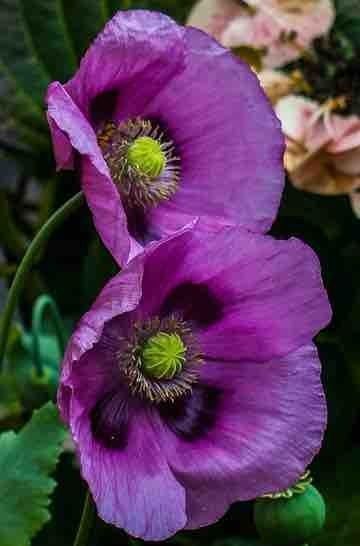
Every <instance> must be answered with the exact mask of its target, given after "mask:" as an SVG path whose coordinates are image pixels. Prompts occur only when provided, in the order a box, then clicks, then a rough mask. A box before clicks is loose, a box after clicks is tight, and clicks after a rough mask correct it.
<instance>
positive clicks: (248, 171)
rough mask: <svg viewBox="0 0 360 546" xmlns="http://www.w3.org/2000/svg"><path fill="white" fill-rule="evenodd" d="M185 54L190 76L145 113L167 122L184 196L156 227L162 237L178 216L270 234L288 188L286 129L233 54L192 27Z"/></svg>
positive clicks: (158, 215)
mask: <svg viewBox="0 0 360 546" xmlns="http://www.w3.org/2000/svg"><path fill="white" fill-rule="evenodd" d="M185 51H186V67H185V69H184V70H183V71H182V72H180V73H179V74H178V75H177V76H176V77H174V78H172V79H171V80H169V82H168V84H167V85H166V86H164V88H163V89H162V90H161V91H160V92H159V93H158V94H157V95H156V96H155V97H154V99H153V100H152V101H151V102H150V103H149V104H148V105H147V107H146V108H145V110H144V112H143V115H144V116H145V117H148V118H150V119H158V120H160V121H161V124H162V125H163V126H164V127H165V128H166V129H167V132H168V134H169V136H170V138H171V139H172V140H173V142H174V143H175V145H176V148H177V150H178V155H179V157H180V158H181V179H180V183H179V188H178V191H177V193H176V194H175V195H174V196H173V197H172V198H171V199H170V200H169V201H168V202H166V203H161V204H160V205H159V206H158V207H157V208H156V209H154V210H153V211H151V213H150V215H149V221H150V222H151V224H152V225H153V226H154V227H155V230H156V228H158V230H159V231H160V232H161V231H162V229H163V225H164V221H163V215H170V214H172V213H173V212H175V213H183V214H188V215H193V216H211V217H215V218H219V219H225V220H227V221H228V222H231V223H238V224H241V225H244V226H245V227H247V228H249V229H253V230H255V231H266V230H267V229H268V228H269V227H270V226H271V224H272V222H273V220H274V217H275V215H276V212H277V209H278V206H279V201H280V197H281V192H282V189H283V183H284V170H283V161H282V160H283V150H284V142H283V137H282V134H281V131H280V127H279V122H278V120H277V118H276V116H275V115H274V112H273V109H272V107H271V105H270V103H269V101H268V99H267V98H266V96H265V94H264V92H263V90H262V88H261V86H260V84H259V81H258V79H257V77H256V75H255V74H253V73H252V71H251V70H250V69H249V67H248V66H247V65H245V64H244V63H242V62H240V61H239V60H238V59H236V58H235V57H234V56H233V55H232V54H231V53H230V52H229V51H228V50H226V49H224V48H223V47H221V46H220V45H219V44H218V43H217V42H215V41H214V40H212V39H211V38H210V37H209V36H207V35H206V34H204V33H202V32H201V31H198V30H196V29H192V28H188V29H187V30H186V34H185ZM219 82H221V84H219Z"/></svg>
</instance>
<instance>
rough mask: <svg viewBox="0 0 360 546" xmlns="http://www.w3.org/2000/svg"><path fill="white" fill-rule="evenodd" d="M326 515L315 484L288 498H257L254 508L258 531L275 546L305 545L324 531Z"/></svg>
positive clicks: (322, 500)
mask: <svg viewBox="0 0 360 546" xmlns="http://www.w3.org/2000/svg"><path fill="white" fill-rule="evenodd" d="M325 514H326V508H325V502H324V499H323V497H322V496H321V494H320V493H319V491H318V490H317V489H316V488H315V487H314V486H312V485H308V486H307V487H306V488H305V490H304V491H303V492H301V493H295V494H293V495H292V496H291V497H288V498H286V497H280V498H261V499H258V500H257V501H256V502H255V509H254V518H255V525H256V528H257V531H258V533H259V535H260V537H261V539H262V540H264V541H265V542H266V543H268V544H271V545H272V546H298V545H299V544H300V545H301V544H304V543H305V542H307V541H308V540H309V539H310V538H312V537H314V536H315V535H317V534H318V533H319V532H320V531H321V530H322V528H323V526H324V523H325Z"/></svg>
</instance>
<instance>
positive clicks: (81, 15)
mask: <svg viewBox="0 0 360 546" xmlns="http://www.w3.org/2000/svg"><path fill="white" fill-rule="evenodd" d="M117 3H118V4H119V2H117ZM63 6H64V14H65V18H66V24H67V25H68V28H69V31H70V33H71V37H72V41H73V44H74V48H75V51H76V55H77V58H78V59H79V60H80V59H81V57H82V56H83V54H84V52H85V51H86V49H87V48H88V47H89V45H90V43H91V42H92V40H93V39H94V38H95V37H96V35H97V34H98V33H99V32H100V30H101V29H102V28H103V26H104V25H105V23H106V21H107V20H108V19H109V18H110V15H111V12H110V10H109V8H108V6H107V4H106V0H91V1H89V0H76V1H74V0H63ZM118 9H119V8H118Z"/></svg>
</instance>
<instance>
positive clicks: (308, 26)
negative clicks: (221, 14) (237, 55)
mask: <svg viewBox="0 0 360 546" xmlns="http://www.w3.org/2000/svg"><path fill="white" fill-rule="evenodd" d="M248 4H250V5H251V6H252V7H253V8H255V9H256V11H255V13H254V14H251V13H250V14H248V13H246V11H245V10H244V13H243V14H241V15H240V16H237V17H234V18H232V19H231V20H230V21H229V22H228V25H227V26H226V27H225V29H224V31H223V34H222V36H221V38H220V41H221V43H223V44H224V45H226V46H227V47H237V46H241V45H247V46H250V47H257V48H259V49H261V48H263V47H265V48H266V54H265V55H264V59H263V63H264V67H267V68H276V67H280V66H283V65H284V64H287V63H288V62H290V61H292V60H295V59H297V58H298V57H300V56H301V55H302V52H303V50H304V49H306V48H308V47H309V46H310V45H311V42H312V41H313V40H314V39H315V38H317V37H319V36H322V35H324V34H326V33H327V32H328V30H329V29H330V27H331V25H332V24H333V22H334V18H335V10H334V7H333V5H332V2H331V0H314V1H313V2H312V3H311V2H306V3H299V5H298V9H296V10H294V9H288V8H287V6H286V3H282V4H281V5H280V3H279V2H277V0H249V1H248ZM284 32H285V33H288V34H289V33H291V32H294V33H295V37H294V39H293V40H282V39H281V36H282V35H283V33H284Z"/></svg>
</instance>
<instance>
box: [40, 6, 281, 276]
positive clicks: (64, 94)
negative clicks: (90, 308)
mask: <svg viewBox="0 0 360 546" xmlns="http://www.w3.org/2000/svg"><path fill="white" fill-rule="evenodd" d="M169 52H171V54H169ZM203 75H205V77H203ZM219 81H221V82H222V85H221V86H219ZM47 105H48V119H49V124H50V128H51V132H52V139H53V146H54V153H55V157H56V161H57V166H58V168H73V167H74V165H73V161H72V160H73V155H74V152H75V151H76V152H78V153H79V154H80V156H81V157H82V159H83V160H84V163H85V164H86V165H87V169H86V170H87V171H91V173H90V174H88V175H87V176H83V175H81V180H82V186H83V189H84V193H85V196H86V198H87V201H88V203H89V206H90V208H91V211H92V213H93V216H94V220H95V225H96V229H97V230H98V232H99V234H100V236H101V238H102V239H103V241H104V243H105V245H106V246H107V247H108V249H109V250H110V252H111V253H112V254H113V255H114V257H115V259H116V260H117V261H118V263H119V264H120V265H122V264H124V263H125V262H126V261H127V260H128V259H129V257H130V256H131V255H132V254H133V253H134V252H135V251H139V250H141V246H143V245H146V244H148V243H149V242H151V241H152V240H153V239H155V240H156V239H159V238H162V237H165V236H166V235H168V234H169V233H172V232H174V231H175V230H176V229H179V228H182V227H183V226H184V225H186V224H187V223H189V222H191V221H192V220H194V218H196V217H200V216H201V217H208V218H210V219H212V220H213V221H215V222H222V223H225V224H240V225H243V226H244V227H246V228H248V229H251V230H253V231H257V232H264V231H266V230H267V229H268V228H269V227H270V226H271V224H272V222H273V220H274V217H275V214H276V211H277V208H278V206H279V202H280V197H281V193H282V189H283V183H284V169H283V158H282V156H283V149H284V142H283V137H282V133H281V130H280V124H279V122H278V120H277V118H276V116H275V114H274V112H273V109H272V107H271V105H270V103H269V101H268V100H267V98H266V97H265V94H264V92H263V90H262V89H261V86H260V84H259V82H258V79H257V77H256V76H255V75H254V74H253V73H252V71H251V70H250V69H249V67H248V66H247V65H245V64H243V63H241V62H239V61H238V59H236V58H235V57H234V56H233V55H232V54H231V53H230V52H229V51H228V50H226V49H224V48H223V47H221V46H220V45H219V44H218V43H217V42H216V41H214V40H213V39H212V38H210V37H209V36H207V35H206V34H204V33H202V32H200V31H198V30H196V29H191V28H185V27H182V26H179V25H177V24H176V23H175V22H174V21H172V20H171V19H170V18H168V17H167V16H165V15H162V14H160V13H154V12H148V11H144V10H128V11H122V12H118V13H117V14H116V15H115V17H114V18H113V19H112V20H111V21H110V22H109V23H108V24H107V25H106V27H105V29H104V30H103V32H102V33H101V34H100V35H99V36H98V38H97V39H96V40H95V41H94V43H93V44H92V46H91V47H90V48H89V50H88V51H87V53H86V54H85V56H84V58H83V60H82V62H81V65H80V68H79V70H78V71H77V73H76V74H75V75H74V77H73V78H72V79H71V80H70V81H69V82H68V83H66V84H65V85H61V84H60V83H59V82H54V83H52V84H51V85H50V87H49V90H48V93H47ZM137 118H139V119H141V120H143V121H146V120H150V121H153V122H154V121H156V123H159V124H160V126H161V127H162V129H163V130H164V131H165V133H166V134H167V135H168V136H169V139H170V140H171V142H172V144H173V145H174V148H175V151H176V154H177V156H179V166H180V171H179V183H178V184H177V185H176V191H174V192H172V193H171V194H166V195H165V196H162V198H161V199H160V200H159V202H156V204H154V205H151V206H148V208H146V210H145V213H144V216H145V217H146V221H145V222H142V223H141V225H140V227H137V226H134V216H136V214H135V215H133V217H132V218H131V219H130V222H129V225H127V224H128V221H127V220H128V218H127V216H126V215H127V213H128V212H129V211H128V209H127V207H126V203H125V202H123V201H122V196H121V195H120V193H121V192H119V191H117V188H116V187H115V181H114V180H113V179H112V176H111V173H110V172H109V169H108V168H107V166H106V165H105V164H104V163H105V162H104V161H103V158H102V154H101V150H100V148H99V146H98V143H97V137H98V132H99V130H100V131H101V129H102V127H103V126H104V125H106V123H107V122H113V123H115V124H120V123H122V122H129V121H130V120H134V119H137ZM89 161H90V165H89ZM81 163H83V161H82V162H81ZM90 167H91V168H90ZM119 172H120V173H121V172H122V170H121V169H120V171H119ZM168 174H169V173H168ZM165 175H166V173H165V174H164V180H163V182H164V184H163V186H166V184H165V182H166V180H165V178H166V176H168V175H166V176H165ZM133 183H134V184H136V183H137V182H136V180H135V181H133ZM147 203H148V201H147ZM124 207H125V211H124ZM144 228H146V232H144V233H143V231H144ZM132 238H135V240H136V243H137V244H134V242H133V240H132Z"/></svg>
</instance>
